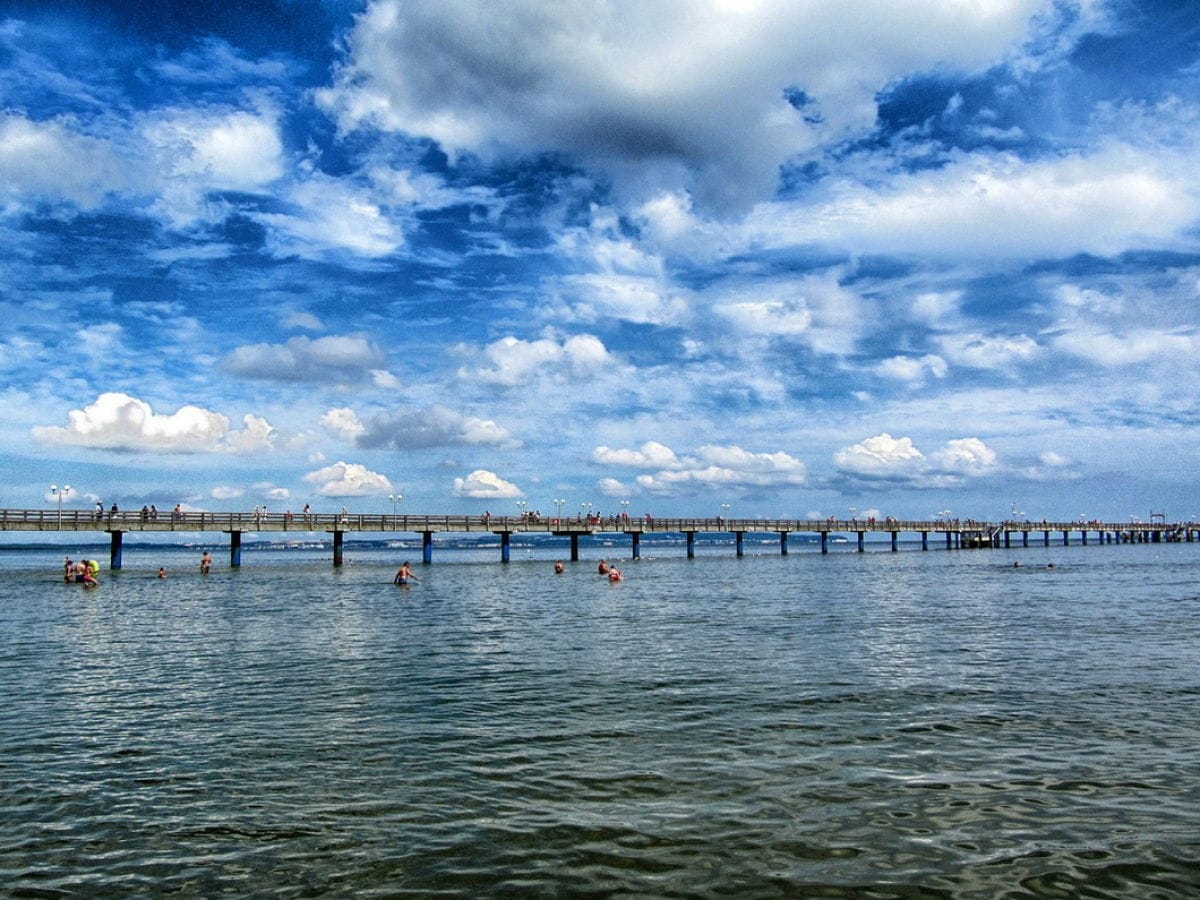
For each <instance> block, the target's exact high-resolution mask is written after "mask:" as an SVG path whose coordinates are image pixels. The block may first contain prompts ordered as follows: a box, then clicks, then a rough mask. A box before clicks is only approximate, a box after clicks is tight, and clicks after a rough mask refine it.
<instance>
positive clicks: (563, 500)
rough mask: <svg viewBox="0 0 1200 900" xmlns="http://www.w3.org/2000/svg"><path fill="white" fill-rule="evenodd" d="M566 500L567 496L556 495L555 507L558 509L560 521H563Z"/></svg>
mask: <svg viewBox="0 0 1200 900" xmlns="http://www.w3.org/2000/svg"><path fill="white" fill-rule="evenodd" d="M566 502H567V498H566V497H555V498H554V505H555V507H556V508H557V509H558V521H560V522H561V521H562V508H563V504H564V503H566Z"/></svg>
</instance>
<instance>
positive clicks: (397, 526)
mask: <svg viewBox="0 0 1200 900" xmlns="http://www.w3.org/2000/svg"><path fill="white" fill-rule="evenodd" d="M0 531H12V532H101V533H106V534H108V535H110V539H111V552H110V557H109V564H110V568H112V569H120V568H121V555H122V546H123V540H124V536H125V534H127V533H132V534H138V533H140V534H162V533H187V532H197V533H201V532H208V533H224V534H228V535H229V563H230V565H231V566H235V567H236V566H239V565H241V561H242V557H241V548H242V536H243V535H244V534H295V535H296V536H297V538H298V539H299V538H301V537H303V536H305V535H309V534H313V533H325V534H329V535H330V536H331V538H332V544H333V564H334V565H335V566H340V565H341V564H342V545H343V540H344V538H345V535H346V534H364V535H385V534H386V535H396V534H401V533H410V534H418V535H421V538H422V561H423V562H425V563H430V562H432V561H433V536H434V535H435V534H447V533H455V534H471V533H491V534H494V535H496V536H497V537H498V538H499V539H500V560H501V562H508V561H509V554H510V546H511V538H512V535H514V534H552V535H556V536H559V537H566V538H568V539H569V540H570V545H571V550H570V553H571V559H572V560H578V559H579V542H580V539H581V538H586V537H592V536H595V535H600V534H624V535H627V536H628V538H629V541H630V550H631V555H632V557H633V558H634V559H637V558H638V557H639V556H640V553H641V549H640V541H641V537H642V535H646V534H681V535H683V537H684V541H685V545H686V548H687V555H688V558H689V559H690V558H692V557H693V556H694V555H695V541H696V535H697V534H730V535H732V536H733V540H734V552H735V553H736V554H737V555H738V556H742V555H743V541H744V537H745V535H747V534H764V533H765V534H777V535H778V536H779V551H780V553H781V554H784V555H786V554H787V552H788V536H789V535H791V534H814V535H816V536H817V537H818V539H819V543H820V547H821V552H822V553H828V552H829V544H830V542H831V540H832V539H833V538H835V537H841V536H845V535H854V536H856V538H857V550H858V551H859V552H860V553H861V552H864V550H865V543H866V536H867V535H868V534H885V535H888V537H889V538H890V543H891V549H892V550H893V551H896V550H898V549H899V541H900V535H901V534H914V535H919V536H920V542H921V549H922V550H928V549H929V545H930V538H929V536H930V535H931V534H933V535H940V536H941V537H942V539H943V542H944V546H945V548H946V549H947V550H951V549H964V548H975V547H1012V546H1014V542H1019V545H1020V546H1023V547H1028V546H1030V543H1031V541H1033V542H1036V543H1041V544H1042V545H1043V546H1047V547H1048V546H1050V544H1051V542H1052V541H1055V542H1061V543H1062V544H1064V545H1067V544H1070V543H1071V542H1072V541H1073V540H1077V541H1079V542H1080V543H1082V544H1087V543H1088V541H1089V538H1091V539H1094V540H1095V541H1096V542H1097V543H1100V544H1106V543H1107V544H1112V543H1160V542H1164V541H1188V542H1191V541H1194V540H1200V523H1196V522H1174V523H1168V522H1128V523H1125V522H1120V523H1114V522H1046V521H1040V522H1029V521H1024V520H1022V521H1006V522H981V521H976V520H971V519H964V520H961V521H960V520H958V519H932V520H900V519H892V518H887V519H880V520H876V519H727V518H723V517H716V518H711V519H681V518H664V519H658V518H653V517H650V516H645V517H640V518H626V517H624V516H611V517H601V516H574V517H562V518H560V517H557V516H539V515H533V514H529V513H526V514H524V515H520V516H491V515H484V516H408V515H363V514H353V513H340V514H331V513H311V514H307V515H305V514H300V513H297V514H292V513H269V514H268V513H236V512H227V513H225V512H179V513H173V512H166V513H164V512H159V513H157V514H149V515H148V514H145V513H141V512H117V513H112V514H110V513H108V512H103V513H98V512H83V511H79V510H58V509H51V510H45V509H0ZM935 542H936V541H935Z"/></svg>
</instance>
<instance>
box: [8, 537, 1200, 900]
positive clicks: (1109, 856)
mask: <svg viewBox="0 0 1200 900" xmlns="http://www.w3.org/2000/svg"><path fill="white" fill-rule="evenodd" d="M618 549H619V548H618ZM396 552H397V551H396V550H391V551H386V552H382V551H361V552H359V553H357V554H354V556H353V559H352V560H351V562H352V564H350V565H347V566H346V567H344V568H342V569H340V570H337V571H334V570H332V569H331V568H330V566H329V564H328V561H327V560H322V559H321V558H320V553H319V552H314V553H311V554H307V555H306V554H304V553H299V552H292V553H283V552H280V553H273V554H260V555H257V556H255V555H249V554H248V555H247V556H246V558H245V559H246V565H245V566H244V567H243V568H242V569H240V570H236V571H234V570H229V569H223V568H220V567H218V568H215V569H214V571H213V574H212V575H210V576H208V577H206V578H202V577H200V576H199V575H198V574H194V573H193V572H192V571H190V569H189V566H190V564H191V563H192V562H193V561H192V560H191V558H190V557H187V563H184V562H183V561H182V559H183V558H182V557H180V561H179V562H178V563H176V564H175V565H173V566H171V565H169V568H170V569H171V571H172V572H173V574H172V576H171V577H170V578H169V579H168V580H166V581H159V580H158V579H156V578H154V577H153V572H154V571H156V570H157V566H158V565H159V564H160V560H159V559H153V560H147V562H146V565H145V567H144V568H140V569H139V568H137V567H136V566H131V567H130V568H128V569H127V570H126V571H123V572H121V573H117V574H107V575H105V576H104V583H103V584H102V586H101V587H100V588H98V589H96V590H94V591H83V590H82V589H79V588H76V587H74V586H65V585H62V584H60V583H57V582H56V581H55V579H54V571H55V563H54V560H55V558H56V557H55V555H54V554H52V553H43V554H40V555H37V554H28V555H27V556H23V557H20V558H18V555H16V554H12V553H9V554H6V555H5V556H3V557H0V566H4V569H3V572H4V574H2V575H0V595H2V596H0V609H2V610H3V612H2V613H0V646H3V648H4V653H3V654H0V689H2V696H3V697H4V698H5V702H4V703H3V704H2V705H0V884H4V885H6V886H7V890H8V891H9V892H10V893H11V894H12V895H14V896H64V895H65V896H71V895H77V896H91V895H95V894H98V893H110V894H127V893H129V894H136V893H149V892H153V893H168V892H175V893H180V894H183V895H185V896H187V895H193V896H213V895H216V894H221V893H229V894H234V895H262V894H271V895H285V896H286V895H297V896H311V895H314V894H321V893H337V894H351V893H353V894H358V895H363V896H372V895H386V896H394V895H396V894H401V893H413V894H418V895H426V894H439V895H440V894H444V895H459V896H477V895H488V894H493V895H495V894H499V895H521V896H557V895H563V894H566V895H573V894H590V895H594V896H605V895H611V894H617V895H619V894H626V895H636V896H718V895H719V896H730V895H734V896H748V897H759V896H762V897H769V896H781V897H790V896H798V895H799V896H803V895H806V894H812V895H819V896H822V897H863V896H870V897H908V898H911V897H956V898H966V897H995V896H1001V895H1004V896H1010V897H1034V896H1048V897H1055V896H1089V897H1113V898H1116V897H1130V896H1155V897H1163V898H1172V897H1178V898H1184V897H1194V896H1196V895H1197V892H1198V891H1200V874H1198V873H1200V866H1198V863H1200V777H1198V776H1200V724H1198V723H1200V666H1198V665H1197V663H1198V660H1200V650H1198V649H1197V648H1198V647H1200V641H1198V638H1200V591H1198V590H1197V588H1196V587H1195V585H1196V584H1197V583H1198V581H1200V579H1198V578H1197V576H1198V575H1200V548H1197V547H1196V546H1195V545H1162V546H1161V547H1160V546H1153V547H1148V546H1135V547H1111V546H1109V547H1103V548H1099V547H1091V548H1061V547H1060V548H1052V549H1045V548H1038V549H1036V550H1034V549H1030V550H1022V551H1020V552H1019V553H1018V552H1016V551H1013V552H1005V551H980V552H977V553H976V552H949V553H948V552H930V553H921V552H919V551H917V552H912V551H906V552H903V553H900V554H889V553H869V554H866V555H859V554H856V553H853V552H844V551H843V552H838V553H834V554H831V555H829V556H827V557H822V556H820V555H819V554H815V553H811V552H796V551H795V550H794V551H793V553H792V554H791V555H789V556H787V557H779V556H777V555H767V554H765V553H764V555H762V556H758V557H753V558H746V559H741V560H738V559H735V558H732V557H731V556H729V555H727V554H726V555H721V556H717V555H702V556H701V558H698V559H695V560H686V559H681V558H679V557H680V556H681V555H682V554H681V553H676V554H675V555H673V556H672V555H668V554H667V553H666V552H664V553H663V554H662V555H661V556H660V557H659V558H657V559H653V560H643V561H641V562H639V563H633V562H631V561H624V562H623V563H622V566H623V568H624V570H625V572H626V575H627V580H626V581H624V582H622V583H620V584H610V583H609V582H608V581H607V580H604V579H600V578H598V577H597V576H596V574H595V568H594V561H588V562H581V563H578V564H572V565H569V567H568V572H567V574H565V575H561V576H555V575H554V574H553V573H552V571H551V569H550V565H549V561H548V558H536V559H534V560H533V561H524V560H520V561H515V562H513V563H512V564H510V565H508V566H501V565H499V564H498V563H496V562H495V561H494V560H493V559H492V555H491V554H486V555H484V556H483V557H480V556H478V555H475V554H472V553H470V552H463V553H460V554H454V553H444V554H442V555H440V556H438V557H437V562H436V563H435V565H433V566H429V567H423V568H422V569H421V570H420V575H421V577H422V581H421V582H420V583H419V584H417V585H414V586H412V587H410V588H408V589H400V588H396V587H394V586H393V585H392V584H391V575H392V572H393V570H394V566H395V564H396V562H397V559H396V558H395V557H394V554H395V553H396ZM603 552H605V553H611V548H604V551H603ZM410 555H411V556H415V555H416V554H410ZM540 555H541V556H545V554H544V553H542V554H540ZM514 558H516V559H519V557H518V555H517V554H514ZM550 558H552V557H550ZM1013 558H1020V559H1022V560H1023V561H1024V562H1025V565H1023V566H1022V568H1021V569H1013V568H1011V562H1012V560H1013ZM481 559H484V560H487V561H486V562H481V561H480V560H481ZM1051 559H1052V560H1053V561H1054V562H1056V564H1057V565H1056V568H1055V569H1053V570H1047V569H1045V568H1044V563H1045V561H1047V560H1051ZM127 565H130V563H129V561H128V558H127Z"/></svg>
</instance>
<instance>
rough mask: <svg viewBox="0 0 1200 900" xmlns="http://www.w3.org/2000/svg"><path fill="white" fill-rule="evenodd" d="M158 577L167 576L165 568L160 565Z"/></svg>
mask: <svg viewBox="0 0 1200 900" xmlns="http://www.w3.org/2000/svg"><path fill="white" fill-rule="evenodd" d="M158 577H159V578H166V577H167V570H166V569H164V568H163V567H162V566H159V567H158Z"/></svg>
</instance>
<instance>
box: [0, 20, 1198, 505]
mask: <svg viewBox="0 0 1200 900" xmlns="http://www.w3.org/2000/svg"><path fill="white" fill-rule="evenodd" d="M7 10H8V11H7V12H5V13H2V14H0V53H2V58H3V60H4V63H3V67H2V68H0V95H2V97H3V104H2V105H0V110H2V111H0V231H2V232H3V237H4V240H5V244H6V246H7V247H8V248H9V252H8V253H7V254H6V255H5V259H4V261H3V262H2V263H0V304H2V306H3V310H4V314H5V318H6V324H7V327H6V329H5V331H4V333H3V335H0V367H2V368H3V372H4V376H5V389H4V391H3V393H2V394H0V403H2V404H3V411H4V416H3V418H2V419H0V421H2V422H3V424H2V425H0V466H2V467H3V471H4V473H5V478H4V479H3V482H0V504H3V505H5V506H14V507H21V506H30V505H39V504H41V503H42V502H44V497H45V496H46V485H47V484H50V483H55V484H60V483H63V482H64V481H67V482H69V483H71V484H72V485H74V486H75V496H73V497H68V498H67V502H68V503H89V502H94V498H97V497H99V498H103V499H106V500H116V501H118V502H120V503H122V505H127V506H137V505H141V504H142V503H150V502H155V503H157V504H158V505H159V506H160V507H167V508H169V507H170V506H173V505H174V504H175V503H176V502H183V503H185V504H186V505H187V506H188V508H222V507H223V506H227V505H229V504H231V503H232V504H251V505H255V504H256V503H258V502H264V503H265V502H266V501H268V500H269V501H270V502H271V504H272V507H273V508H283V507H287V506H296V507H300V506H303V504H304V503H306V502H308V503H312V505H313V506H314V508H321V506H322V504H324V505H325V506H327V507H329V508H340V507H341V506H342V505H343V504H345V503H347V502H353V503H354V504H356V505H357V506H358V507H359V508H362V509H364V510H372V509H373V510H375V511H384V510H387V509H389V508H390V506H389V504H390V503H391V502H393V501H392V500H391V499H390V498H392V497H395V496H397V495H398V494H399V493H401V492H402V493H403V496H404V504H405V507H406V509H408V510H409V511H414V512H415V511H430V512H442V511H481V510H482V509H484V508H490V509H491V511H492V512H494V513H495V512H502V511H504V510H505V509H509V508H511V510H514V511H515V510H516V509H517V507H516V505H515V503H514V501H517V500H520V501H521V502H522V503H525V504H528V506H529V508H533V509H543V510H544V509H549V508H551V507H552V506H554V505H555V503H556V501H562V502H564V503H566V504H568V505H569V506H568V508H575V507H576V506H579V507H580V508H583V506H584V504H587V505H588V508H594V509H600V510H607V509H608V507H610V506H611V507H612V509H614V510H615V509H618V508H619V507H618V506H617V504H619V503H620V502H621V501H623V500H628V501H629V502H630V505H631V507H632V509H633V510H635V511H638V510H641V511H647V512H653V513H654V514H656V515H667V514H672V513H678V514H687V515H715V514H716V513H717V511H719V510H720V509H723V508H724V506H725V504H728V505H729V507H730V508H731V509H732V510H733V514H734V515H746V516H751V515H764V516H801V515H809V514H820V515H826V514H839V515H840V514H844V513H845V512H846V510H847V509H848V508H849V507H851V506H854V507H856V508H859V509H867V508H872V509H878V510H881V511H883V513H884V514H892V515H898V516H903V517H923V516H928V515H930V514H931V513H932V512H933V511H934V510H939V511H940V510H943V509H951V510H953V511H954V513H955V514H961V515H962V516H963V517H967V516H977V517H996V516H1000V515H1003V514H1005V513H1007V512H1008V510H1009V509H1010V507H1012V508H1015V507H1016V505H1017V504H1019V505H1020V507H1021V508H1022V509H1023V510H1025V511H1027V512H1028V513H1029V514H1030V515H1031V516H1035V517H1038V518H1041V517H1043V516H1045V517H1050V518H1062V517H1065V518H1075V517H1076V516H1077V515H1079V514H1085V515H1087V516H1088V517H1089V518H1093V517H1101V518H1110V519H1111V518H1116V519H1125V518H1128V517H1129V516H1130V515H1135V514H1136V515H1141V516H1145V515H1147V514H1148V513H1149V512H1150V511H1151V510H1155V511H1157V510H1159V509H1162V508H1164V507H1166V508H1167V512H1168V514H1169V515H1171V516H1172V517H1177V518H1187V517H1189V516H1190V515H1192V509H1193V508H1194V505H1195V504H1196V503H1198V502H1200V492H1198V491H1197V489H1196V488H1195V487H1194V486H1193V485H1192V484H1191V483H1190V480H1188V479H1181V474H1182V473H1183V472H1186V471H1187V470H1188V469H1189V468H1190V467H1191V466H1192V465H1194V464H1195V462H1196V451H1195V448H1196V447H1197V446H1198V442H1197V440H1196V439H1197V425H1198V423H1200V403H1198V398H1197V391H1196V388H1195V387H1193V386H1194V385H1196V384H1200V378H1198V377H1197V376H1198V375H1200V373H1198V372H1197V369H1198V367H1200V362H1198V360H1200V355H1198V354H1197V350H1198V349H1200V313H1198V310H1200V303H1198V302H1197V301H1198V300H1200V228H1198V226H1200V165H1197V164H1196V163H1197V159H1200V152H1198V151H1200V90H1198V85H1200V78H1198V77H1197V76H1198V75H1200V44H1198V43H1197V41H1196V39H1195V35H1196V33H1197V27H1198V26H1200V13H1198V12H1197V11H1195V10H1193V9H1191V8H1190V7H1189V5H1188V4H1179V3H1175V2H1169V0H1143V2H1135V3H1130V2H1124V0H1120V2H1118V0H993V2H988V3H976V2H965V0H949V2H948V0H909V2H905V3H899V4H897V3H892V2H882V0H852V2H836V3H835V2H831V0H807V2H801V3H796V2H782V0H779V2H776V0H702V2H694V0H688V2H683V0H664V2H659V3H653V4H643V3H634V2H615V3H605V4H597V3H594V2H584V0H565V2H554V3H548V2H545V0H513V2H510V3H506V4H503V5H502V6H497V5H496V4H487V3H482V2H468V0H460V2H443V0H405V2H400V0H362V2H356V0H325V2H323V3H320V4H300V3H295V2H292V0H255V2H251V3H247V4H242V5H241V6H240V7H239V13H238V14H237V15H234V14H232V13H231V12H230V11H229V10H228V9H227V8H225V6H224V5H223V4H221V3H218V2H198V3H194V4H186V5H183V4H180V5H170V6H169V8H168V9H167V10H166V11H164V12H163V14H162V16H160V17H156V18H155V19H154V20H150V19H149V18H148V17H146V16H144V15H143V13H142V12H141V9H140V6H139V5H137V4H134V3H132V2H130V3H124V2H99V0H94V2H86V0H73V2H66V3H63V4H55V5H54V6H53V8H52V9H51V8H47V7H46V5H44V4H35V3H15V4H10V5H8V7H7ZM331 460H336V462H330V461H331Z"/></svg>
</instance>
